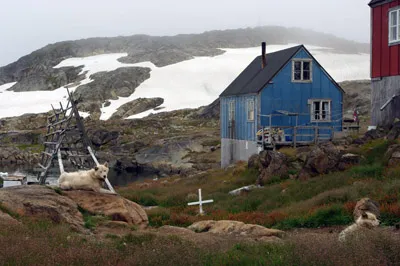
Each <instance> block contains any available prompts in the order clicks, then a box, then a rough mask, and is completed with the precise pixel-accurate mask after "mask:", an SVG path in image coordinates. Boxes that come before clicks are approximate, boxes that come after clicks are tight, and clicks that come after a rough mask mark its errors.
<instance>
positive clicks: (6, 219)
mask: <svg viewBox="0 0 400 266" xmlns="http://www.w3.org/2000/svg"><path fill="white" fill-rule="evenodd" d="M19 224H21V222H19V221H18V220H16V219H14V218H13V217H11V216H10V215H9V214H8V213H4V212H2V211H0V225H19Z"/></svg>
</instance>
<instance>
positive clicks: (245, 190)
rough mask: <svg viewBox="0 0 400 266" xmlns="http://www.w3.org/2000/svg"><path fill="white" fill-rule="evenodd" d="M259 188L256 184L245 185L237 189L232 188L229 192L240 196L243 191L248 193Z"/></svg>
mask: <svg viewBox="0 0 400 266" xmlns="http://www.w3.org/2000/svg"><path fill="white" fill-rule="evenodd" d="M256 188H259V186H256V185H250V186H245V187H241V188H238V189H235V190H232V191H230V192H229V194H231V195H233V196H238V195H241V194H242V193H247V192H250V191H251V190H253V189H256Z"/></svg>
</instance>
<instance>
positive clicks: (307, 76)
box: [303, 71, 310, 80]
mask: <svg viewBox="0 0 400 266" xmlns="http://www.w3.org/2000/svg"><path fill="white" fill-rule="evenodd" d="M303 80H310V71H304V72H303Z"/></svg>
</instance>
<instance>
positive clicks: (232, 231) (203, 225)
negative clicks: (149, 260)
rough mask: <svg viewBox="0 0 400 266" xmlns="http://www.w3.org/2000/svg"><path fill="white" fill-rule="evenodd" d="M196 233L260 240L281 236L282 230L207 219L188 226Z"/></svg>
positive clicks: (274, 238) (275, 238)
mask: <svg viewBox="0 0 400 266" xmlns="http://www.w3.org/2000/svg"><path fill="white" fill-rule="evenodd" d="M188 228H189V229H190V230H193V231H195V232H197V233H204V232H209V233H212V234H219V235H239V236H246V237H250V238H254V239H261V240H277V239H280V238H282V237H283V235H284V232H283V231H281V230H276V229H269V228H266V227H264V226H261V225H256V224H245V223H243V222H238V221H231V220H221V221H214V220H207V221H200V222H196V223H194V224H192V225H191V226H189V227H188Z"/></svg>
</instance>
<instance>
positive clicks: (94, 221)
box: [78, 206, 110, 229]
mask: <svg viewBox="0 0 400 266" xmlns="http://www.w3.org/2000/svg"><path fill="white" fill-rule="evenodd" d="M78 210H79V211H80V212H81V213H82V216H83V221H84V226H85V227H86V228H87V229H94V228H96V226H97V225H99V224H100V223H102V222H104V221H108V220H110V218H109V217H107V216H104V215H94V214H92V213H90V212H89V211H87V210H85V209H83V208H82V207H80V206H78Z"/></svg>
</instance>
